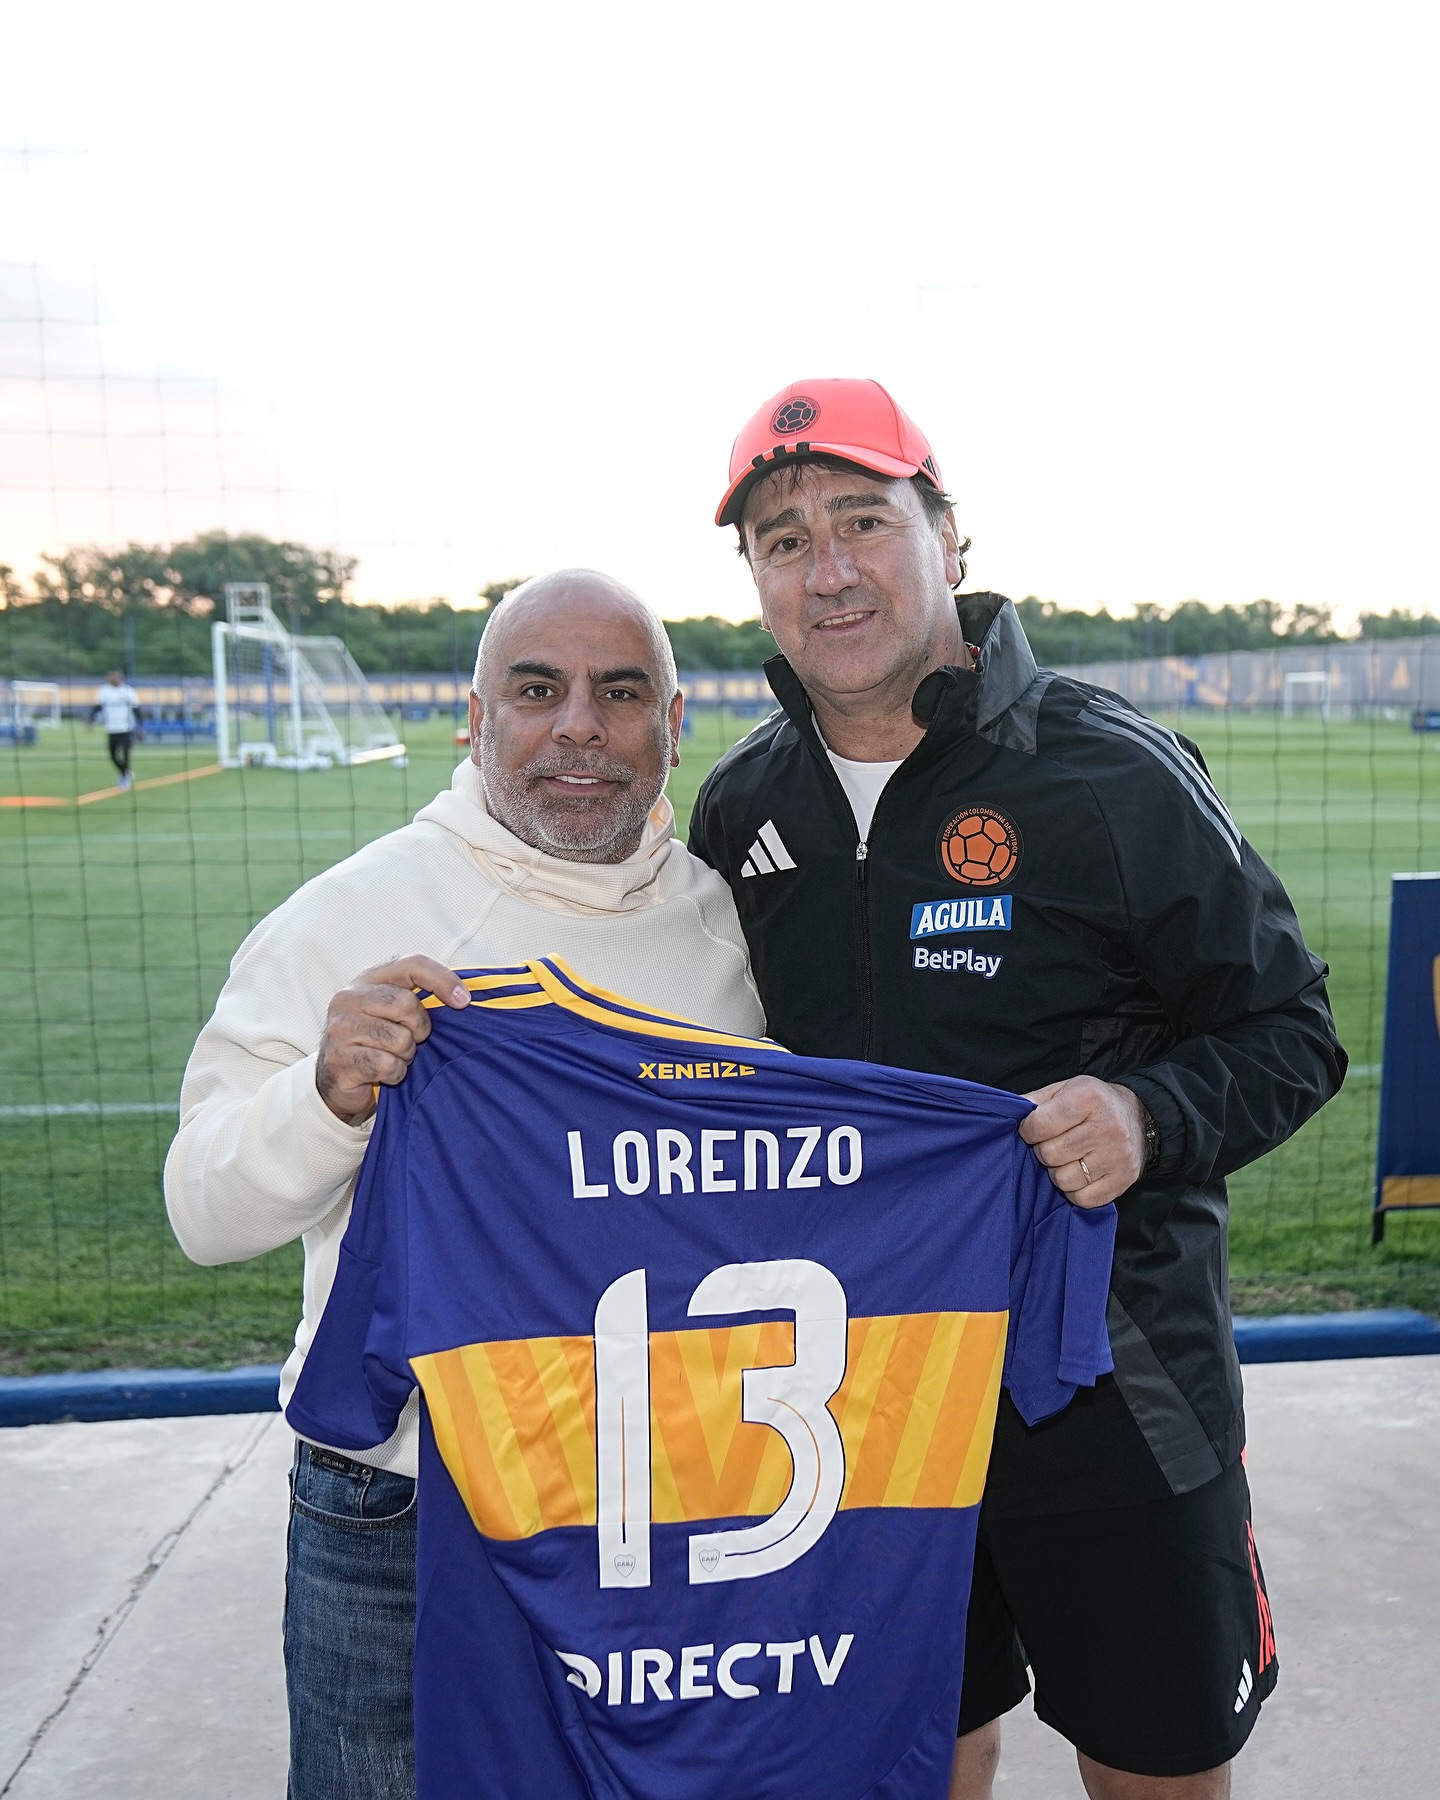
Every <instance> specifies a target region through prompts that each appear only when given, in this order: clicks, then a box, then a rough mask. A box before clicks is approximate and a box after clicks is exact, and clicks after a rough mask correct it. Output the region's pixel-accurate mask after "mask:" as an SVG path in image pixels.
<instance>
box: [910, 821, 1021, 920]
mask: <svg viewBox="0 0 1440 1800" xmlns="http://www.w3.org/2000/svg"><path fill="white" fill-rule="evenodd" d="M935 852H936V855H937V856H938V857H939V858H940V867H941V868H942V869H943V870H944V871H945V873H946V874H947V875H948V876H949V877H950V879H951V880H952V881H959V882H962V883H963V884H964V885H965V886H966V887H972V888H997V887H1000V886H1001V885H1002V884H1003V883H1004V882H1007V881H1008V880H1009V879H1010V877H1011V876H1012V875H1013V874H1014V873H1015V871H1016V869H1018V868H1019V866H1020V858H1021V856H1022V855H1023V854H1024V846H1023V845H1022V844H1021V842H1020V833H1019V832H1018V831H1017V830H1016V828H1015V821H1014V820H1013V819H1011V818H1009V817H1008V816H1007V815H1006V814H1005V813H1003V812H1000V811H999V810H998V809H997V808H996V807H993V806H967V807H964V808H962V809H961V811H959V812H957V813H952V814H951V815H950V817H949V818H948V819H947V820H946V821H945V823H944V824H943V825H942V826H941V827H940V835H939V837H938V838H937V839H936V843H935ZM912 935H913V934H912Z"/></svg>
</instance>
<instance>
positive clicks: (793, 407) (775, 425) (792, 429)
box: [770, 394, 820, 437]
mask: <svg viewBox="0 0 1440 1800" xmlns="http://www.w3.org/2000/svg"><path fill="white" fill-rule="evenodd" d="M819 417H820V408H819V407H818V406H817V405H816V404H815V402H814V401H813V400H807V399H806V398H805V396H804V395H803V394H796V395H795V396H794V397H793V399H790V400H787V401H786V402H785V404H784V405H783V406H781V407H777V408H776V411H775V416H774V418H773V419H771V421H770V429H771V430H772V431H773V432H774V433H775V435H776V437H794V436H795V433H796V432H797V431H804V429H805V428H806V426H807V425H813V424H814V423H815V421H816V420H817V419H818V418H819Z"/></svg>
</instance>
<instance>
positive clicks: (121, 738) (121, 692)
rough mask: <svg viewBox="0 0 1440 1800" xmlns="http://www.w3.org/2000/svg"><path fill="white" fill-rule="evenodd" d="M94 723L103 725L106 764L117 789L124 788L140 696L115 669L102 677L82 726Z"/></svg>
mask: <svg viewBox="0 0 1440 1800" xmlns="http://www.w3.org/2000/svg"><path fill="white" fill-rule="evenodd" d="M97 719H99V720H100V721H101V722H102V723H103V724H104V726H105V733H106V736H107V737H108V738H109V740H110V760H111V762H113V763H114V765H115V768H116V771H117V773H118V775H119V777H120V786H121V787H122V788H128V787H129V786H130V749H131V746H132V745H133V743H134V742H135V729H136V727H137V725H138V724H139V723H140V696H139V695H138V694H137V693H136V692H135V690H134V688H133V687H131V686H130V683H129V682H128V681H126V679H125V676H124V673H123V672H122V671H121V670H119V669H111V670H110V671H109V672H108V673H107V674H106V677H105V685H104V686H103V687H102V688H101V689H100V690H99V691H98V692H97V693H96V695H95V704H94V706H92V707H91V708H90V717H89V718H88V719H87V720H86V723H87V724H89V725H93V724H94V723H95V721H96V720H97Z"/></svg>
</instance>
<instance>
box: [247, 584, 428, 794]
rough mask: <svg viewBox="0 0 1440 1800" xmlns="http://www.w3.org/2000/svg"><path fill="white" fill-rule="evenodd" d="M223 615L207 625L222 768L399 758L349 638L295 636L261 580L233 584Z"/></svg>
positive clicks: (320, 765) (320, 766) (393, 737)
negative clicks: (346, 641)
mask: <svg viewBox="0 0 1440 1800" xmlns="http://www.w3.org/2000/svg"><path fill="white" fill-rule="evenodd" d="M225 611H226V618H225V619H224V620H223V621H219V620H217V622H216V623H215V625H214V626H213V627H212V628H211V649H212V653H213V657H214V663H215V747H216V752H217V760H218V761H219V762H221V763H222V764H223V765H224V766H225V767H226V768H231V769H234V768H240V767H242V766H244V765H245V764H247V763H261V764H264V765H265V766H267V767H270V768H276V769H329V768H332V767H333V766H334V765H335V764H336V763H343V764H348V765H350V766H352V767H353V766H354V765H355V764H357V763H366V762H378V761H380V760H382V759H384V758H387V757H395V758H403V756H404V755H405V746H404V744H403V743H401V742H400V740H399V738H398V737H397V735H396V732H395V728H394V726H393V725H392V724H391V722H390V719H389V717H388V716H387V715H386V713H385V710H384V708H383V707H382V706H381V705H380V703H379V701H378V700H377V699H376V698H375V696H374V694H373V693H372V692H371V690H370V684H369V682H367V681H366V679H365V677H364V675H363V674H362V673H361V671H360V667H359V665H358V664H357V663H356V661H355V659H354V657H353V656H351V654H350V652H349V651H348V650H347V649H346V648H345V644H344V640H343V639H341V638H337V637H296V636H293V635H292V634H291V633H290V632H288V631H287V630H286V629H285V627H284V626H283V625H282V624H281V623H280V621H279V619H278V618H277V617H276V616H275V612H274V609H273V608H272V606H271V604H270V589H269V587H268V586H267V585H266V584H265V583H264V582H230V583H229V584H228V585H227V586H226V589H225Z"/></svg>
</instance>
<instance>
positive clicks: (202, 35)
mask: <svg viewBox="0 0 1440 1800" xmlns="http://www.w3.org/2000/svg"><path fill="white" fill-rule="evenodd" d="M1436 19H1437V15H1436V13H1435V12H1434V10H1433V9H1430V8H1426V7H1422V6H1419V5H1416V4H1413V0H1412V3H1411V4H1405V5H1388V4H1384V3H1379V4H1377V3H1376V0H1367V4H1365V5H1363V6H1361V5H1346V6H1334V5H1326V4H1324V3H1323V0H1320V3H1318V4H1317V3H1316V0H1309V3H1307V4H1304V5H1301V4H1289V3H1287V4H1267V3H1266V0H1249V3H1248V4H1245V5H1241V6H1231V5H1225V4H1214V3H1212V4H1209V5H1206V6H1203V7H1200V6H1187V7H1181V6H1178V5H1157V4H1155V0H1147V3H1146V4H1143V5H1130V4H1114V5H1111V4H1105V3H1104V0H1095V3H1092V4H1091V5H1088V6H1077V5H1075V4H1073V0H1067V3H1065V4H1024V3H1023V0H1020V3H1016V0H1010V3H1008V4H1004V5H1000V4H995V3H993V0H992V3H991V4H987V5H984V6H977V5H969V4H964V3H963V0H960V3H957V0H947V3H944V4H930V3H929V0H909V4H907V5H905V6H903V7H899V6H897V7H890V8H885V7H877V6H876V5H874V4H873V0H871V3H870V4H866V5H854V4H850V3H849V0H826V3H825V4H818V3H816V0H811V3H810V4H803V5H802V4H792V3H790V0H767V3H764V4H752V3H750V0H731V3H730V4H727V5H724V6H703V5H693V4H692V5H685V6H682V5H676V4H674V0H671V3H670V4H667V5H651V4H643V5H642V4H627V3H626V0H613V3H612V4H610V5H608V6H605V7H599V6H595V5H593V4H589V5H571V4H552V5H537V4H534V3H533V0H532V3H531V4H526V5H520V4H510V5H505V6H497V5H494V4H486V3H485V0H469V3H467V4H464V5H441V4H432V5H427V4H423V3H418V4H413V5H411V6H409V7H406V8H403V9H402V8H396V7H394V6H393V5H387V6H384V7H381V6H376V5H363V4H362V5H357V4H354V3H353V0H350V3H348V4H345V5H330V4H311V3H307V0H287V3H286V4H284V5H270V4H263V3H257V0H247V3H246V4H245V5H244V6H240V5H234V4H228V5H227V4H224V3H223V0H222V3H220V4H210V5H206V6H196V5H194V4H193V0H191V3H187V4H185V5H175V6H168V5H159V4H152V3H149V0H127V3H126V4H125V5H124V6H116V5H114V4H113V3H106V4H101V5H83V6H82V5H75V4H67V3H66V0H47V4H46V5H45V6H44V7H40V6H36V5H34V4H33V3H32V0H25V4H19V3H17V0H0V69H3V70H4V103H3V110H0V320H3V321H4V323H3V324H0V561H6V562H10V563H12V564H14V565H15V566H16V567H17V569H19V570H20V571H21V572H22V573H28V572H29V570H30V568H31V567H32V566H33V563H34V558H35V556H36V554H37V553H38V552H39V551H41V550H44V549H49V548H53V547H56V546H58V545H60V544H63V543H67V542H76V541H97V542H123V541H125V540H127V539H131V538H141V539H146V540H164V539H167V538H170V537H183V536H187V535H189V534H190V533H192V532H194V531H196V530H200V529H205V528H208V527H217V526H218V527H225V528H228V529H230V530H245V529H255V530H260V531H264V532H267V533H271V534H277V535H280V534H283V535H286V536H291V537H298V538H302V539H305V540H308V541H310V542H314V543H324V544H333V545H336V546H338V547H340V548H342V549H344V550H347V551H349V552H351V553H353V554H355V555H357V556H359V558H360V559H361V560H360V571H359V578H358V582H357V593H358V595H359V596H360V597H361V598H367V599H369V598H374V599H384V600H397V599H403V598H414V597H421V596H425V595H432V594H440V595H445V596H447V597H449V598H451V599H453V600H455V601H457V602H461V603H466V602H469V601H471V600H472V599H473V597H474V594H475V591H476V589H477V588H478V587H480V586H481V585H482V584H483V583H484V582H486V581H487V580H491V579H494V578H495V577H497V576H504V575H509V574H524V573H527V572H530V571H534V570H538V569H542V568H545V567H551V566H555V565H557V564H563V563H571V562H585V563H593V564H596V565H598V566H600V567H602V568H605V569H609V570H611V571H613V572H614V573H616V574H618V575H620V576H622V577H624V578H625V579H627V580H630V581H631V582H633V583H634V584H635V585H636V586H637V587H639V588H640V589H641V591H642V592H644V593H646V594H647V595H649V596H650V597H651V598H652V599H653V600H654V601H655V602H656V603H657V604H658V605H659V606H660V608H661V610H662V611H663V612H666V613H668V614H671V615H680V614H684V613H690V612H707V611H720V612H725V613H729V614H731V615H732V616H740V615H741V614H743V613H745V612H748V611H751V610H753V601H752V597H751V590H750V587H749V583H748V580H747V579H746V577H745V574H744V571H743V568H742V567H741V566H739V565H738V564H737V562H736V559H735V556H734V554H733V550H732V547H731V546H732V542H733V538H732V536H731V534H730V533H728V532H727V533H722V532H720V531H717V530H716V529H715V528H714V527H713V526H712V525H711V524H710V518H711V515H712V513H713V511H714V507H715V504H716V501H717V499H718V497H719V494H720V492H721V490H722V488H723V486H724V481H725V470H726V463H727V457H728V453H729V448H730V443H731V439H732V438H733V436H734V434H735V431H736V429H737V428H738V427H739V425H740V424H741V423H742V421H743V420H744V419H745V417H746V416H747V415H748V414H749V413H751V412H752V411H753V410H754V409H755V408H756V407H757V406H758V405H759V403H760V402H761V401H762V400H763V399H764V398H765V397H766V396H767V395H769V394H770V393H772V392H773V391H774V390H776V389H777V388H779V387H781V386H782V385H783V384H784V383H785V382H787V381H789V380H791V379H794V378H797V377H813V376H826V375H839V374H857V375H860V374H863V375H873V376H876V377H878V378H879V379H880V380H881V381H883V382H885V384H886V385H887V386H888V387H890V388H891V390H892V391H893V392H894V394H895V395H896V397H897V398H898V399H899V400H900V402H901V404H902V405H904V406H905V407H906V408H907V410H909V411H910V412H911V413H912V414H913V416H914V417H915V418H916V419H917V420H918V421H919V422H920V424H921V425H922V426H923V427H924V429H925V430H926V431H927V432H928V434H929V436H930V438H931V441H932V443H933V445H934V447H935V450H936V453H937V455H938V457H939V460H940V464H941V467H942V469H943V471H944V473H945V476H946V480H947V482H948V484H949V486H950V488H951V490H952V491H953V492H954V494H955V495H956V497H957V509H958V514H959V517H960V520H961V523H962V526H963V528H964V529H965V530H966V531H968V532H969V533H970V534H971V535H972V536H973V538H974V540H975V551H974V557H973V562H972V577H973V584H974V585H979V586H982V587H991V588H997V589H999V590H1001V591H1002V592H1008V593H1010V594H1013V595H1015V596H1017V597H1018V596H1020V595H1023V594H1027V593H1034V594H1039V595H1041V596H1043V597H1046V598H1050V599H1054V600H1057V601H1060V602H1061V603H1063V604H1065V605H1080V606H1093V605H1096V604H1099V603H1102V602H1103V603H1106V604H1108V605H1110V606H1111V607H1119V608H1122V609H1123V608H1125V607H1127V606H1130V605H1132V604H1134V603H1135V602H1137V601H1142V600H1154V601H1159V602H1161V603H1163V604H1166V605H1169V604H1173V603H1174V602H1176V601H1179V600H1183V599H1186V598H1190V597H1198V598H1201V599H1204V600H1206V601H1209V602H1210V603H1212V604H1214V603H1218V602H1221V601H1245V600H1250V599H1254V598H1256V597H1258V596H1266V597H1269V598H1272V599H1275V600H1279V601H1281V602H1284V603H1286V604H1292V603H1294V602H1297V601H1309V602H1315V603H1323V604H1330V605H1333V606H1335V607H1336V608H1337V609H1338V610H1339V611H1340V613H1341V614H1342V616H1344V615H1353V613H1354V612H1355V610H1357V609H1358V608H1359V607H1362V606H1363V607H1378V608H1380V609H1382V610H1383V609H1387V608H1389V607H1390V606H1397V605H1398V606H1406V607H1425V608H1427V609H1431V610H1435V609H1437V607H1440V584H1437V580H1436V575H1435V542H1436V518H1435V514H1436V494H1437V487H1440V483H1437V476H1440V454H1437V449H1436V436H1437V428H1436V420H1437V417H1440V351H1437V320H1440V293H1437V288H1440V281H1437V269H1440V253H1437V234H1436V224H1437V205H1436V171H1437V169H1440V123H1437V121H1440V108H1437V106H1436V104H1435V99H1434V95H1435V91H1436V81H1437V73H1440V71H1437V57H1436V49H1437V43H1440V25H1437V23H1436Z"/></svg>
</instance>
